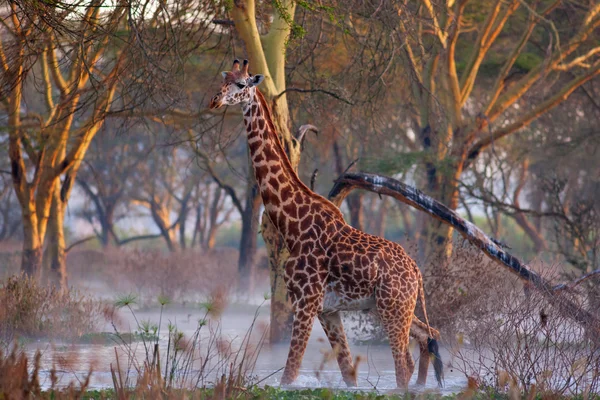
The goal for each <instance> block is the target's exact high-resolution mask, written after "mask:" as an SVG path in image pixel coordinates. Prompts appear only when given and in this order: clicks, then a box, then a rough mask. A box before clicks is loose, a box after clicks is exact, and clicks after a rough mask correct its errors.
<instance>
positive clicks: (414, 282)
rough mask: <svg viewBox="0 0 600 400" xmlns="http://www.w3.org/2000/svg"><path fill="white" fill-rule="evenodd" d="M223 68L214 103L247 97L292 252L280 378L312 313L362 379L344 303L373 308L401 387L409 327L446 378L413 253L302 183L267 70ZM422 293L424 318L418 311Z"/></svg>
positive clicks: (350, 373)
mask: <svg viewBox="0 0 600 400" xmlns="http://www.w3.org/2000/svg"><path fill="white" fill-rule="evenodd" d="M222 76H223V83H222V86H221V89H220V91H219V92H218V93H217V94H216V95H215V96H214V97H213V98H212V99H211V101H210V106H209V107H210V108H211V109H216V108H219V107H221V106H223V105H235V104H241V106H242V111H243V118H244V125H245V127H246V131H247V140H248V146H249V149H250V159H251V163H252V168H253V170H254V175H255V177H256V182H257V185H258V187H259V191H260V195H261V197H262V200H263V203H264V207H265V212H266V213H267V215H268V217H269V219H270V220H271V222H272V223H273V224H274V226H275V227H276V228H277V230H278V232H279V233H280V234H281V236H282V238H283V241H284V244H285V246H287V248H288V250H289V254H290V255H289V258H288V260H287V262H286V264H285V271H284V280H285V283H286V287H287V290H288V295H289V298H290V300H291V302H292V306H293V310H294V320H293V323H292V338H291V343H290V349H289V353H288V358H287V362H286V365H285V369H284V372H283V375H282V378H281V383H282V384H284V385H287V384H291V383H292V382H293V381H294V380H295V379H296V377H297V376H298V372H299V369H300V364H301V362H302V358H303V356H304V352H305V350H306V347H307V343H308V339H309V336H310V333H311V330H312V326H313V322H314V319H315V318H318V319H319V321H320V322H321V324H322V326H323V330H324V331H325V334H326V335H327V338H328V340H329V342H330V344H331V346H332V348H333V349H334V350H335V352H336V355H337V362H338V365H339V367H340V370H341V373H342V377H343V379H344V381H345V383H346V384H347V385H348V386H356V378H357V377H356V371H355V368H354V365H353V361H352V357H351V354H350V349H349V346H348V340H347V339H346V335H345V332H344V327H343V325H342V322H341V318H340V311H347V310H369V309H375V311H376V312H377V314H378V315H379V317H380V319H381V322H382V324H383V327H384V329H385V331H386V334H387V335H388V337H389V341H390V346H391V349H392V355H393V358H394V365H395V370H396V384H397V385H398V387H399V388H407V386H408V381H409V379H410V376H411V375H412V373H413V372H414V361H413V359H412V355H411V354H410V351H409V347H408V344H409V335H412V336H414V337H416V338H417V340H418V341H419V343H420V345H421V348H423V346H425V347H426V348H427V349H428V350H429V352H430V353H432V354H433V355H434V367H435V372H436V378H437V379H438V383H439V384H440V385H441V382H442V381H441V380H442V373H443V371H442V363H441V360H440V358H439V353H438V352H437V342H436V339H437V338H439V332H437V331H435V330H434V329H432V328H431V327H430V326H429V322H428V319H427V312H426V309H425V295H424V291H423V281H422V277H421V273H420V271H419V268H418V267H417V265H416V263H415V261H413V260H412V259H411V258H410V257H409V256H408V255H407V254H406V252H405V251H404V249H403V248H402V247H401V246H400V245H399V244H397V243H394V242H391V241H388V240H386V239H383V238H380V237H377V236H373V235H369V234H366V233H364V232H361V231H359V230H357V229H354V228H353V227H351V226H350V225H348V224H347V223H346V222H345V221H344V217H343V214H342V213H341V211H340V210H339V209H338V208H337V207H336V206H335V205H334V204H333V203H331V202H330V201H328V200H327V199H325V198H323V197H321V196H319V195H318V194H316V193H314V192H312V191H311V190H310V189H309V188H308V187H307V186H306V185H304V184H303V183H302V181H301V180H300V179H299V178H298V175H297V174H296V172H295V171H294V169H293V168H292V166H291V164H290V162H289V159H288V157H287V154H286V152H285V150H284V148H283V146H282V144H281V142H280V140H279V137H278V135H277V132H276V130H275V127H274V125H273V122H272V118H271V110H270V108H269V106H268V104H267V102H266V100H265V98H264V96H263V95H262V93H261V92H260V91H259V90H258V88H257V86H258V85H259V84H260V83H261V82H262V81H263V80H264V76H263V75H250V74H249V73H248V60H244V64H243V67H242V68H240V62H239V61H238V60H235V61H234V62H233V68H232V70H231V71H226V72H222ZM418 297H419V298H420V301H421V305H422V307H423V313H424V315H425V323H423V322H421V321H419V320H418V319H417V318H416V317H414V310H415V307H416V303H417V298H418ZM422 358H423V357H422ZM427 362H428V360H427ZM427 365H428V364H425V372H426V369H427Z"/></svg>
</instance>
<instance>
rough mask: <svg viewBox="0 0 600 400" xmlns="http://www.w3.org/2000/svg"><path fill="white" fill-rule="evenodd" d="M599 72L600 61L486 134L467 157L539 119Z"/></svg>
mask: <svg viewBox="0 0 600 400" xmlns="http://www.w3.org/2000/svg"><path fill="white" fill-rule="evenodd" d="M599 74H600V62H597V63H596V65H594V66H593V67H592V68H590V69H589V70H587V71H586V73H585V74H583V75H581V76H579V77H577V78H575V79H573V80H572V81H571V82H569V83H568V84H567V85H565V87H563V88H562V90H561V91H560V92H558V93H557V94H555V95H554V96H552V97H550V98H549V99H548V100H546V101H544V102H542V103H540V104H539V105H538V106H537V107H535V108H534V109H533V110H531V111H530V112H528V113H526V114H524V115H522V116H521V117H520V118H518V119H517V120H516V121H514V122H513V123H511V124H508V125H506V126H504V127H502V128H500V129H498V130H497V131H495V132H492V133H491V134H489V135H486V136H485V137H483V138H482V139H480V140H479V141H478V142H476V143H474V144H473V146H471V148H470V149H469V151H468V156H467V159H468V160H469V161H470V160H473V159H475V158H476V157H477V156H478V155H479V153H480V152H481V150H483V149H484V148H486V147H487V146H489V145H490V144H491V143H493V142H494V141H496V140H498V139H501V138H503V137H504V136H507V135H510V134H512V133H514V132H516V131H517V130H519V129H521V128H522V127H524V126H527V125H529V124H530V123H531V122H532V121H534V120H535V119H537V118H538V117H539V116H540V115H542V114H543V113H545V112H547V111H549V110H550V109H552V108H554V107H555V106H557V105H558V104H560V103H562V102H563V101H565V100H566V99H567V98H568V97H569V96H570V95H571V93H573V92H574V91H575V90H576V89H577V88H578V87H579V86H581V85H583V84H584V83H586V82H587V81H589V80H591V79H592V78H594V77H595V76H596V75H599ZM488 124H489V122H488V120H487V119H483V120H481V126H480V129H483V128H485V127H486V126H487V125H488Z"/></svg>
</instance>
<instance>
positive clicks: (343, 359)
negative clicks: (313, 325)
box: [319, 311, 356, 386]
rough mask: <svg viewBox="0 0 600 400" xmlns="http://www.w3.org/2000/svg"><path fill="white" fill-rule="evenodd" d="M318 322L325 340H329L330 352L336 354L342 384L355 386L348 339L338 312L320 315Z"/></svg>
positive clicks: (354, 374) (354, 372) (354, 371)
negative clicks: (323, 332) (325, 336)
mask: <svg viewBox="0 0 600 400" xmlns="http://www.w3.org/2000/svg"><path fill="white" fill-rule="evenodd" d="M319 321H320V322H321V325H322V326H323V330H324V331H325V334H326V335H327V339H329V343H330V344H331V348H332V350H333V351H334V353H335V354H336V358H337V362H338V365H339V367H340V371H341V372H342V377H343V378H344V382H346V385H348V386H356V370H355V369H354V365H353V363H352V356H351V355H350V347H349V346H348V339H347V338H346V333H345V332H344V326H343V325H342V319H341V318H340V312H339V311H336V312H333V313H322V314H320V315H319Z"/></svg>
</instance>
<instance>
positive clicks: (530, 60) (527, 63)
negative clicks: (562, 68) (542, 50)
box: [515, 53, 543, 72]
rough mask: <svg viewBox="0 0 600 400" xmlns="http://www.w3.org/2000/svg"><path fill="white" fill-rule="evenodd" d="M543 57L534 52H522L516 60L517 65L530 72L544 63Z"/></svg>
mask: <svg viewBox="0 0 600 400" xmlns="http://www.w3.org/2000/svg"><path fill="white" fill-rule="evenodd" d="M542 61H543V59H542V57H540V56H538V55H537V54H533V53H521V54H519V56H518V57H517V59H516V61H515V67H517V68H519V69H521V70H522V71H524V72H529V71H531V70H532V69H534V68H535V67H537V66H538V65H540V64H541V63H542Z"/></svg>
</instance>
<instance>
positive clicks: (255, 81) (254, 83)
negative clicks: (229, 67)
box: [250, 74, 265, 86]
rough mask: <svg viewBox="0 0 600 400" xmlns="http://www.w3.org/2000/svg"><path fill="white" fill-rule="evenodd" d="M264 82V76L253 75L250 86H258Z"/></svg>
mask: <svg viewBox="0 0 600 400" xmlns="http://www.w3.org/2000/svg"><path fill="white" fill-rule="evenodd" d="M264 80H265V76H264V75H261V74H257V75H254V76H253V77H252V78H251V79H250V86H258V85H260V84H261V83H262V81H264Z"/></svg>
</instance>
